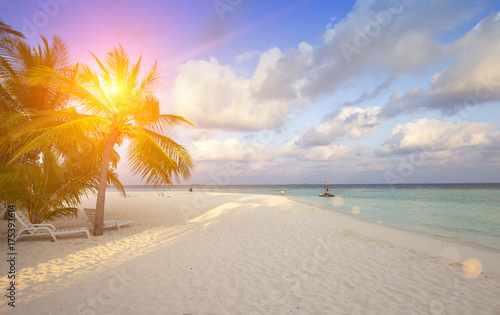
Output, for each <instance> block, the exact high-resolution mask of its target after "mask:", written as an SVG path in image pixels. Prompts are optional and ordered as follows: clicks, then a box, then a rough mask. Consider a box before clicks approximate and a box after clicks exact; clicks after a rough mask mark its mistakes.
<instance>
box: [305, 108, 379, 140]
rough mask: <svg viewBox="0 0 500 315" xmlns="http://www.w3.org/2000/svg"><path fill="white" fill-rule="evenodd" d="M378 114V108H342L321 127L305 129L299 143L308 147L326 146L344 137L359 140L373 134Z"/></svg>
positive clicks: (331, 115)
mask: <svg viewBox="0 0 500 315" xmlns="http://www.w3.org/2000/svg"><path fill="white" fill-rule="evenodd" d="M379 113H380V107H371V108H367V109H362V108H359V107H344V108H342V109H341V110H340V111H339V112H335V113H332V114H330V115H329V116H327V117H325V120H324V121H323V123H322V124H321V125H319V126H312V127H309V128H306V130H305V131H304V134H303V137H302V139H301V140H300V142H301V144H303V145H305V146H310V145H327V144H330V143H333V142H336V141H338V140H342V139H343V138H345V137H349V138H350V139H360V138H361V137H363V136H364V135H366V134H370V133H373V132H374V131H375V129H376V128H377V127H378V126H379V124H380V119H379V118H378V115H379Z"/></svg>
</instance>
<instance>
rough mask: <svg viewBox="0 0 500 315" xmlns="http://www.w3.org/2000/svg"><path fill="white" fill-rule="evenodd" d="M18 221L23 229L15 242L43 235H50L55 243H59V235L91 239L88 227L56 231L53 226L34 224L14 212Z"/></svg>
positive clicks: (18, 232)
mask: <svg viewBox="0 0 500 315" xmlns="http://www.w3.org/2000/svg"><path fill="white" fill-rule="evenodd" d="M14 215H15V216H16V219H17V221H18V222H20V223H21V226H22V227H21V229H20V230H19V231H17V233H16V236H15V238H14V240H17V239H19V238H21V237H25V236H41V235H50V236H51V237H52V239H53V240H54V242H57V238H56V236H59V235H69V234H76V233H85V234H87V237H88V238H89V239H90V233H89V229H88V228H86V227H80V228H72V229H56V228H55V226H53V225H52V224H48V223H45V224H33V223H31V222H30V220H28V218H26V217H25V216H24V215H23V214H22V213H21V212H19V211H16V212H14Z"/></svg>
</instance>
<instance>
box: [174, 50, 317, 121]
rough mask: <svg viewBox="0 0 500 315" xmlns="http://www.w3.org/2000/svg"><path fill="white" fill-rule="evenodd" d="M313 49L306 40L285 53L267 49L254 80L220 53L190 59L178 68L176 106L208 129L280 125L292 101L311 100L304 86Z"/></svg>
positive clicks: (182, 113)
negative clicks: (237, 70)
mask: <svg viewBox="0 0 500 315" xmlns="http://www.w3.org/2000/svg"><path fill="white" fill-rule="evenodd" d="M312 51H313V49H312V47H311V46H310V45H308V44H306V43H301V44H300V45H299V48H298V49H297V50H290V51H289V52H286V53H282V52H281V51H280V50H279V49H278V48H272V49H270V50H268V51H266V52H264V53H262V55H261V56H260V59H259V64H258V66H257V68H256V70H255V72H254V74H253V76H252V77H251V78H250V79H246V78H244V77H241V76H238V75H237V74H236V73H235V71H234V70H233V69H232V68H231V67H229V66H223V65H221V64H219V62H218V61H217V60H216V59H215V58H210V60H208V61H206V60H197V61H189V62H187V63H185V64H184V65H182V66H180V67H179V75H178V76H177V78H176V79H175V83H174V88H173V91H172V96H173V100H174V104H175V105H174V110H175V112H176V113H178V114H180V115H182V116H184V117H189V119H190V120H191V121H193V122H194V123H195V125H197V126H198V127H201V128H207V129H211V128H214V129H222V130H246V131H255V130H263V129H272V128H277V127H280V126H282V125H283V124H284V123H285V122H286V120H287V115H288V112H289V110H290V108H291V107H292V106H293V105H296V104H305V103H308V101H307V100H306V99H303V98H302V97H301V96H300V91H299V90H300V86H301V80H302V74H303V71H304V68H305V67H307V66H308V64H309V63H310V62H311V54H312Z"/></svg>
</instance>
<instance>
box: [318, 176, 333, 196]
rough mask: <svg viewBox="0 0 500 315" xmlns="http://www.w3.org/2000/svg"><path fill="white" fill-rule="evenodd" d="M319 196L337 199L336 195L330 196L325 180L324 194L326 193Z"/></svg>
mask: <svg viewBox="0 0 500 315" xmlns="http://www.w3.org/2000/svg"><path fill="white" fill-rule="evenodd" d="M319 196H320V197H335V195H334V194H330V193H329V192H328V185H327V183H326V180H325V192H324V193H322V194H319Z"/></svg>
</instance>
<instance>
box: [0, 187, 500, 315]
mask: <svg viewBox="0 0 500 315" xmlns="http://www.w3.org/2000/svg"><path fill="white" fill-rule="evenodd" d="M133 194H134V195H135V196H134V197H127V198H121V197H120V196H119V195H118V194H117V193H108V194H107V199H106V213H105V217H106V219H126V220H134V221H135V223H136V225H135V227H123V228H122V229H121V230H120V231H118V230H116V229H114V230H106V231H105V234H104V236H100V237H92V239H91V240H89V239H87V238H86V237H83V234H82V236H79V235H77V236H70V237H60V238H59V241H58V242H56V243H55V242H51V241H50V239H49V238H43V237H42V238H39V239H33V238H24V239H21V240H19V241H18V242H17V243H16V244H15V249H16V252H17V257H16V265H15V268H16V279H15V281H16V290H15V293H16V304H15V305H16V307H15V309H14V308H12V307H9V306H8V305H7V302H8V299H6V298H4V297H3V296H2V299H1V300H0V313H1V314H499V310H500V299H499V296H500V278H499V275H500V270H499V268H500V253H499V252H498V251H488V250H485V249H481V248H477V247H471V246H467V245H465V244H457V243H451V242H446V241H443V240H440V239H437V238H430V237H426V236H423V235H419V234H416V233H410V232H406V231H400V230H395V229H390V228H387V227H383V226H380V225H375V224H369V223H367V222H363V221H360V220H356V219H355V218H353V217H352V216H346V215H341V214H337V213H333V212H331V211H325V210H322V209H320V208H317V207H312V206H308V205H305V204H300V203H297V202H295V201H293V200H290V199H288V198H286V197H282V196H262V195H244V194H223V193H197V192H194V193H188V192H185V193H184V192H175V193H171V192H167V193H166V194H165V196H163V197H162V196H159V195H158V194H157V193H155V192H134V193H133ZM94 205H95V198H93V199H90V200H86V201H85V202H84V203H83V204H82V206H81V208H82V209H83V207H94ZM54 224H55V225H56V227H59V228H63V227H76V226H87V227H89V228H92V225H91V224H90V222H88V220H87V218H86V216H85V214H84V213H83V211H81V214H80V215H79V217H78V219H77V220H75V219H71V220H68V219H61V220H58V221H56V222H54ZM0 232H1V242H0V255H1V260H0V261H1V264H0V266H1V270H0V272H1V273H0V276H2V277H1V278H0V288H1V290H2V292H3V293H2V295H3V294H6V293H7V289H8V288H9V285H10V284H9V282H10V280H9V279H7V276H5V275H6V274H7V272H8V267H7V264H6V260H7V253H8V248H7V241H6V234H7V223H6V221H1V226H0ZM480 265H482V268H481V266H480ZM481 270H482V272H481Z"/></svg>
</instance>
